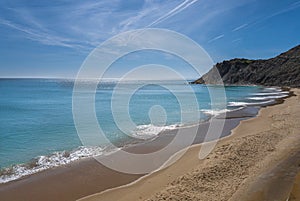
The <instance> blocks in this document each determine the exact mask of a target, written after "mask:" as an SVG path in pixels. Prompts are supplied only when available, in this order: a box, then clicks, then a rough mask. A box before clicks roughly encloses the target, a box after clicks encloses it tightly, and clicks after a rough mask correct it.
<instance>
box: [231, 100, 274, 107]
mask: <svg viewBox="0 0 300 201" xmlns="http://www.w3.org/2000/svg"><path fill="white" fill-rule="evenodd" d="M273 102H274V100H268V101H262V102H256V103H249V102H229V103H228V106H230V107H237V106H254V105H258V106H259V105H264V104H271V103H273Z"/></svg>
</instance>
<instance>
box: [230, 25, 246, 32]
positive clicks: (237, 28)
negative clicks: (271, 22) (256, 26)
mask: <svg viewBox="0 0 300 201" xmlns="http://www.w3.org/2000/svg"><path fill="white" fill-rule="evenodd" d="M246 26H248V24H242V25H240V26H238V27H236V28H234V29H233V30H232V31H233V32H235V31H239V30H241V29H243V28H245V27H246Z"/></svg>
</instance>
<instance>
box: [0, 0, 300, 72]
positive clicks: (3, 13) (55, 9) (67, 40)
mask: <svg viewBox="0 0 300 201" xmlns="http://www.w3.org/2000/svg"><path fill="white" fill-rule="evenodd" d="M299 19H300V1H299V0H298V1H297V0H219V1H211V0H169V1H163V0H102V1H91V0H82V1H77V0H70V1H69V0H60V1H57V0H52V1H38V0H22V1H21V0H1V2H0V44H1V45H0V77H74V76H75V75H76V73H77V71H78V70H79V68H80V66H81V64H82V62H83V61H84V59H85V58H86V57H87V55H88V54H89V53H90V51H92V50H93V49H94V48H95V47H96V46H97V45H99V44H101V42H103V41H105V40H106V39H108V38H110V37H112V36H114V35H116V34H118V33H121V32H123V31H128V30H133V29H138V28H145V27H152V28H165V29H170V30H174V31H177V32H179V33H182V34H184V35H187V36H188V37H190V38H191V39H193V40H195V41H196V42H197V43H198V44H200V45H201V46H202V47H203V48H204V49H205V50H206V51H207V52H208V53H209V54H210V56H211V57H212V59H213V60H214V62H220V61H222V60H225V59H231V58H236V57H243V58H269V57H273V56H275V55H277V54H279V53H281V52H283V51H286V50H288V49H289V48H291V47H293V46H296V45H298V44H300V37H299V33H300V21H299ZM152 56H153V55H152ZM154 56H155V54H154ZM154 56H153V57H154ZM150 58H151V57H150ZM173 62H174V61H173ZM190 76H192V75H191V74H190Z"/></svg>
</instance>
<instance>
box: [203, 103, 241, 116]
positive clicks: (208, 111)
mask: <svg viewBox="0 0 300 201" xmlns="http://www.w3.org/2000/svg"><path fill="white" fill-rule="evenodd" d="M241 106H242V107H239V108H236V109H231V110H230V109H221V110H212V109H203V110H200V111H201V112H203V113H204V114H207V115H211V116H218V115H220V114H224V113H227V112H233V111H238V110H241V109H243V108H245V107H243V105H241Z"/></svg>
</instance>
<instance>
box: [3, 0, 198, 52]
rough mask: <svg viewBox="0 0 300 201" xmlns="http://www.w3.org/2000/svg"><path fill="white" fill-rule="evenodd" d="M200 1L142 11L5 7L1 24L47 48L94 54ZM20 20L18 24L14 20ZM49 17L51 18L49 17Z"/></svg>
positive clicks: (116, 1)
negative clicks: (109, 41)
mask: <svg viewBox="0 0 300 201" xmlns="http://www.w3.org/2000/svg"><path fill="white" fill-rule="evenodd" d="M197 1H198V0H185V1H183V2H182V3H179V4H178V0H177V1H170V2H156V1H151V0H145V1H141V2H142V3H141V5H143V6H142V7H135V5H134V6H133V7H134V8H127V7H126V6H127V5H126V4H124V2H123V3H122V1H121V0H103V1H101V2H94V1H89V0H87V1H84V2H80V3H78V2H75V3H74V4H72V5H70V4H64V3H62V4H59V5H49V6H47V7H45V6H42V7H38V8H35V7H28V8H27V7H26V6H25V7H24V6H21V7H20V6H17V7H14V6H11V7H4V8H3V9H4V11H5V12H6V13H8V15H5V16H4V15H3V16H2V15H1V14H0V19H1V21H0V24H2V25H5V26H7V27H9V28H11V29H15V30H17V31H20V32H22V33H23V34H24V37H25V38H28V39H30V40H33V41H37V42H40V43H41V44H44V45H52V46H61V47H68V48H73V49H79V50H84V51H85V50H91V49H92V48H93V47H95V46H97V45H99V44H100V43H101V42H102V41H104V40H105V39H107V38H109V37H111V36H113V35H115V34H118V33H120V32H123V31H128V30H131V29H136V28H143V27H153V26H155V25H157V24H159V23H162V22H163V21H166V20H167V19H169V18H171V17H172V16H174V15H176V14H179V13H180V12H182V11H183V10H185V9H186V8H188V7H190V6H191V5H193V4H194V3H196V2H197ZM15 16H17V17H18V20H16V19H15ZM48 16H49V17H48Z"/></svg>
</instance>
